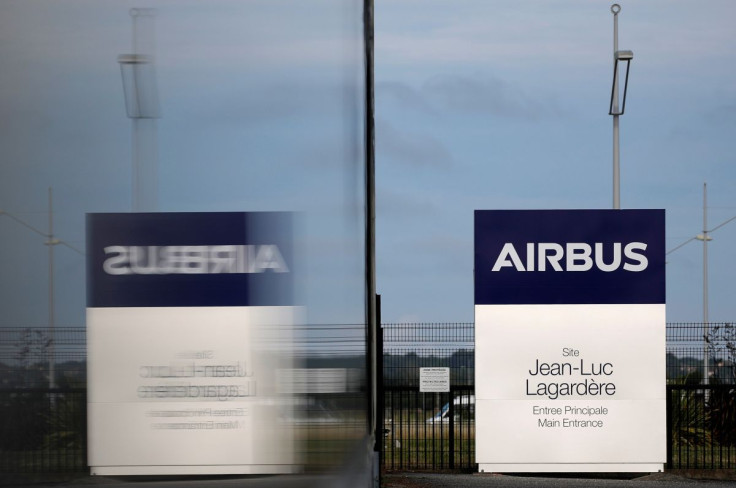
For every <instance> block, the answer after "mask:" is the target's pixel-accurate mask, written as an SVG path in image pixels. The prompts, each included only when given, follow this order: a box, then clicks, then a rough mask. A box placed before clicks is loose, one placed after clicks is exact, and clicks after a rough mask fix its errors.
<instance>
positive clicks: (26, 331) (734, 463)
mask: <svg viewBox="0 0 736 488" xmlns="http://www.w3.org/2000/svg"><path fill="white" fill-rule="evenodd" d="M322 329H324V331H323V330H322ZM362 332H363V329H362V326H359V325H355V326H344V325H341V326H329V327H328V326H323V327H322V328H321V329H320V330H319V331H318V333H316V334H312V335H307V334H306V333H303V334H301V335H303V336H304V337H303V338H300V339H298V340H297V342H298V343H299V344H300V346H299V347H300V348H302V349H303V351H302V350H301V349H300V351H299V355H303V356H304V357H305V358H306V363H305V366H306V367H308V368H332V367H337V366H339V367H341V368H348V369H350V368H354V369H355V370H356V371H360V370H362V368H363V364H364V361H365V356H364V355H363V354H364V350H363V348H364V342H363V341H364V339H363V336H362ZM382 332H383V361H382V364H383V385H384V388H383V393H384V401H383V404H384V427H385V430H384V432H385V436H384V439H383V445H382V447H383V449H384V451H383V455H382V458H381V459H382V463H383V467H384V468H385V469H391V470H403V469H426V470H445V469H446V470H473V469H475V466H476V465H475V420H474V418H475V417H474V414H475V412H474V406H475V405H474V404H475V397H474V394H475V389H474V388H475V385H474V381H475V378H474V375H475V354H474V324H473V323H472V322H459V323H414V324H406V323H400V324H395V323H394V324H392V323H389V324H383V327H382ZM299 335H300V334H298V333H297V336H299ZM314 341H316V342H317V343H318V344H317V346H319V347H322V346H324V344H325V343H329V344H328V346H329V347H326V350H328V351H329V354H316V355H315V354H310V351H312V350H314V349H315V348H316V347H317V346H315V345H313V344H311V342H314ZM735 356H736V329H734V324H733V323H730V322H720V323H709V324H707V327H705V326H704V324H701V323H669V324H667V383H668V389H667V395H668V398H667V401H668V407H667V408H668V414H667V422H668V445H667V449H668V451H667V452H668V459H667V463H668V467H669V468H686V469H698V468H705V469H715V468H725V469H733V468H734V467H736V380H735V378H736V377H735V376H734V365H735V363H736V361H735V359H736V357H735ZM49 358H53V365H54V367H53V370H54V373H53V377H54V382H53V386H54V388H50V386H51V383H50V381H49V378H50V375H51V369H52V368H50V364H51V362H50V361H49ZM421 367H448V368H450V372H451V388H452V391H451V392H449V393H422V392H420V391H419V368H421ZM704 377H707V378H708V384H707V385H705V384H704V383H705V382H704V380H703V378H704ZM361 381H363V380H362V379H360V380H358V383H360V382H361ZM323 396H325V395H323ZM333 396H334V395H333ZM343 396H345V394H342V396H341V397H340V398H342V397H343ZM362 399H363V396H362V394H361V393H359V392H357V391H356V392H354V393H348V394H347V397H346V400H344V401H342V400H341V405H342V403H345V402H348V403H349V404H350V408H351V409H356V411H357V409H358V408H359V407H360V405H361V404H362V403H361V402H362V401H363V400H362ZM327 400H329V402H330V405H331V404H332V403H335V401H336V400H334V399H333V398H332V397H330V398H328V399H327ZM327 400H325V399H322V398H321V397H320V402H321V404H324V403H325V402H327ZM348 400H349V401H348ZM353 404H355V405H354V406H353ZM356 425H357V424H356ZM340 430H341V432H342V430H343V429H342V428H341V429H340ZM354 430H355V432H356V434H357V433H358V432H362V430H361V427H360V426H358V427H356V428H355V429H354ZM316 431H317V432H318V433H319V434H320V435H322V434H324V432H323V431H324V429H322V428H320V429H316ZM341 435H342V434H341ZM312 440H313V439H312ZM331 442H332V440H331ZM85 449H86V339H85V329H84V328H83V327H57V328H56V329H55V330H54V333H53V336H52V335H51V334H50V333H49V331H48V330H46V329H37V328H12V329H9V328H4V329H0V472H19V471H25V472H62V471H83V470H85V469H86V452H85ZM320 449H321V448H320ZM321 451H324V452H325V456H326V458H331V459H332V458H334V457H335V456H334V451H333V450H332V447H331V445H330V446H327V447H326V448H325V449H321V450H320V452H321Z"/></svg>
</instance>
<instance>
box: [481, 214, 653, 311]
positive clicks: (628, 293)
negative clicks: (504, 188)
mask: <svg viewBox="0 0 736 488" xmlns="http://www.w3.org/2000/svg"><path fill="white" fill-rule="evenodd" d="M664 226H665V214H664V210H476V211H475V304H476V305H504V304H508V305H523V304H626V303H629V304H655V303H661V304H663V303H665V243H664Z"/></svg>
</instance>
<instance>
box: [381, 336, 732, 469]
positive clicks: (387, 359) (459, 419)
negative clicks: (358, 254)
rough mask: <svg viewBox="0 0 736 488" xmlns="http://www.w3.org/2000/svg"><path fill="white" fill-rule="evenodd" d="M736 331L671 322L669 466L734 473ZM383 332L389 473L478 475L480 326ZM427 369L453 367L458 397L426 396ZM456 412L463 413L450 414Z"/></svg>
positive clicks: (385, 459) (385, 464)
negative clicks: (422, 388)
mask: <svg viewBox="0 0 736 488" xmlns="http://www.w3.org/2000/svg"><path fill="white" fill-rule="evenodd" d="M735 326H736V324H733V323H730V322H711V323H708V324H703V323H692V322H689V323H668V324H667V327H666V337H667V355H666V372H667V384H668V389H667V395H668V398H667V409H668V414H667V422H668V428H669V429H668V439H667V440H668V445H667V453H668V457H667V465H668V467H669V468H687V469H720V468H725V469H730V468H733V467H734V464H735V461H736V398H735V397H736V374H735V373H736V371H735V368H734V366H735V364H736V328H735ZM383 334H384V339H383V340H384V343H383V353H384V357H383V367H384V373H383V374H384V392H385V393H384V394H385V413H384V416H385V422H384V426H385V438H384V443H383V447H384V454H383V456H382V463H383V467H384V468H385V469H389V470H403V469H426V470H437V469H454V470H473V469H475V450H474V449H475V446H474V444H475V423H474V412H473V415H469V414H468V411H470V410H471V408H470V405H468V406H467V407H463V399H464V398H466V399H467V400H468V401H469V402H470V401H471V399H472V404H473V408H474V400H475V397H474V386H475V385H474V381H475V378H474V371H475V369H474V368H475V354H474V346H475V345H474V324H473V323H471V322H462V323H418V324H383ZM421 367H450V370H451V385H452V392H451V393H442V394H439V393H420V392H419V387H418V386H419V383H418V382H419V379H418V378H419V368H421ZM704 377H707V378H708V381H707V385H706V384H705V381H704V380H703V378H704ZM457 406H461V412H460V413H459V414H458V413H457V412H455V411H453V413H452V414H450V413H449V409H451V408H452V409H453V410H454V409H455V408H456V407H457ZM463 408H464V410H462V409H463ZM440 417H442V420H441V421H438V420H437V419H438V418H440Z"/></svg>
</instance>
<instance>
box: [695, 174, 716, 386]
mask: <svg viewBox="0 0 736 488" xmlns="http://www.w3.org/2000/svg"><path fill="white" fill-rule="evenodd" d="M695 239H697V240H699V241H703V340H704V342H705V343H704V344H703V384H704V385H708V383H710V378H709V375H708V370H709V369H710V364H709V363H710V351H708V334H709V333H710V326H709V325H708V241H712V240H713V238H712V237H711V236H709V235H708V185H707V184H706V183H703V233H702V234H698V235H697V236H695Z"/></svg>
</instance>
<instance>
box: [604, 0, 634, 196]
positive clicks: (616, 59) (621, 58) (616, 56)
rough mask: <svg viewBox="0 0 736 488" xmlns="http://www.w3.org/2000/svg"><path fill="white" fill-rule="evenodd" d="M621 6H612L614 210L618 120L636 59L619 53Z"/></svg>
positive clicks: (610, 110)
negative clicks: (621, 66)
mask: <svg viewBox="0 0 736 488" xmlns="http://www.w3.org/2000/svg"><path fill="white" fill-rule="evenodd" d="M620 11H621V6H620V5H619V4H617V3H614V4H613V5H611V12H612V13H613V85H612V86H611V103H610V105H609V107H608V114H609V115H613V208H615V209H619V208H621V170H620V161H619V159H620V157H619V146H620V144H619V127H618V123H619V122H618V118H619V116H620V115H623V113H624V109H625V108H626V90H627V88H628V86H629V67H630V65H631V60H632V59H634V53H633V52H632V51H619V49H618V14H619V12H620ZM624 62H625V63H626V78H625V81H624V92H623V96H622V100H621V107H620V108H619V103H618V102H619V82H618V79H619V75H620V74H619V63H624Z"/></svg>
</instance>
